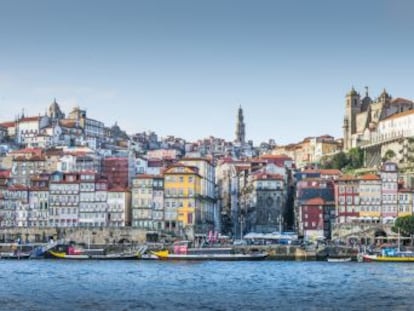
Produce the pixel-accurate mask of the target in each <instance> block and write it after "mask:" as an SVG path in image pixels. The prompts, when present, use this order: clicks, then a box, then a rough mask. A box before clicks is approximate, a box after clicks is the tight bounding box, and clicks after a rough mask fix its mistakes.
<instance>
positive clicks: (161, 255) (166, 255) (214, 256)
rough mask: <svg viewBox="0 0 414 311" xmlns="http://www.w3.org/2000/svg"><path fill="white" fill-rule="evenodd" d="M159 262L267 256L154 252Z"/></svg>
mask: <svg viewBox="0 0 414 311" xmlns="http://www.w3.org/2000/svg"><path fill="white" fill-rule="evenodd" d="M153 254H154V255H155V256H157V257H158V258H159V259H161V260H187V261H189V260H191V261H202V260H216V261H241V260H246V261H247V260H264V259H266V257H267V256H268V254H267V253H258V254H170V253H168V252H165V251H160V252H154V253H153Z"/></svg>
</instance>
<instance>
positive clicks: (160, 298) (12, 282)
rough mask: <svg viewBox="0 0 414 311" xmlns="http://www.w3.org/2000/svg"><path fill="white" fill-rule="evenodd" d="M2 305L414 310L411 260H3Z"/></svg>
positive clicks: (0, 277)
mask: <svg viewBox="0 0 414 311" xmlns="http://www.w3.org/2000/svg"><path fill="white" fill-rule="evenodd" d="M0 310H28V311H29V310H33V311H35V310H125V311H126V310H414V264H402V263H400V264H398V263H396V264H393V263H385V264H384V263H354V262H351V263H327V262H280V261H263V262H213V261H212V262H197V263H192V262H158V261H87V262H85V261H58V260H56V261H55V260H29V261H24V260H21V261H8V260H3V261H1V260H0Z"/></svg>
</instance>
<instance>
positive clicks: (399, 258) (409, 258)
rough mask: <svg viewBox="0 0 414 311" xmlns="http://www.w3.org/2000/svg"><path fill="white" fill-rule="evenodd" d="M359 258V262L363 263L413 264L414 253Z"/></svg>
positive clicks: (367, 255) (368, 255) (364, 255)
mask: <svg viewBox="0 0 414 311" xmlns="http://www.w3.org/2000/svg"><path fill="white" fill-rule="evenodd" d="M360 258H361V260H360V261H363V262H372V261H376V262H414V253H412V252H399V253H396V254H394V255H382V254H381V255H379V254H373V255H370V254H361V256H360Z"/></svg>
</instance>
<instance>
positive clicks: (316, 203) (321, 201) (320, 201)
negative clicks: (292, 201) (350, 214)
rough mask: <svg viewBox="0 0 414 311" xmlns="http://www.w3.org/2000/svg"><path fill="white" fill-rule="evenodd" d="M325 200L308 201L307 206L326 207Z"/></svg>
mask: <svg viewBox="0 0 414 311" xmlns="http://www.w3.org/2000/svg"><path fill="white" fill-rule="evenodd" d="M324 204H325V200H324V199H322V198H320V197H318V198H312V199H309V200H307V201H306V205H324Z"/></svg>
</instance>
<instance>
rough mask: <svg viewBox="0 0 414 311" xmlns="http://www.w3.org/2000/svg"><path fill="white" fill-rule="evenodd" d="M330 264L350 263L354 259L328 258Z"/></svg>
mask: <svg viewBox="0 0 414 311" xmlns="http://www.w3.org/2000/svg"><path fill="white" fill-rule="evenodd" d="M327 261H328V262H350V261H352V257H342V258H335V257H328V258H327Z"/></svg>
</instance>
